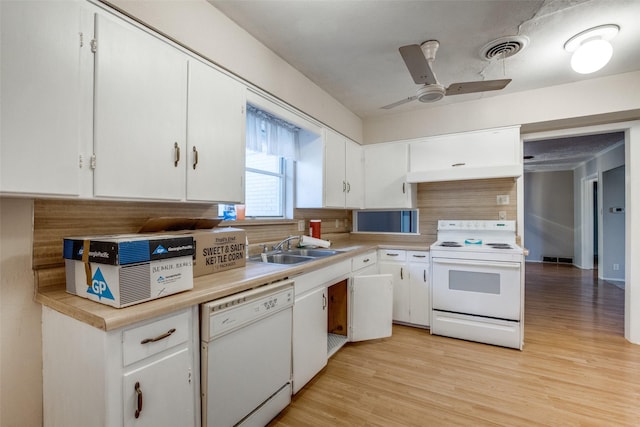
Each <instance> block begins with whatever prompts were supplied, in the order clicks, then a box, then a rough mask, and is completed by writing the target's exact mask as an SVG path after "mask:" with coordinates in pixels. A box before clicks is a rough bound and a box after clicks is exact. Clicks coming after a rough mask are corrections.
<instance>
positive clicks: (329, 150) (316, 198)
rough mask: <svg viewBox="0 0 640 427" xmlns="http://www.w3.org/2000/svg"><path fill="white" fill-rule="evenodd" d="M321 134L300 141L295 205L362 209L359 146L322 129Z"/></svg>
mask: <svg viewBox="0 0 640 427" xmlns="http://www.w3.org/2000/svg"><path fill="white" fill-rule="evenodd" d="M323 132H324V138H311V139H308V140H304V139H301V140H300V146H299V148H300V150H299V159H298V164H297V170H296V175H297V183H296V206H297V207H298V208H338V209H345V208H347V209H357V208H362V207H363V205H364V188H363V187H364V185H363V180H364V164H363V155H362V147H360V145H359V144H357V143H355V142H353V141H351V140H349V139H347V138H345V137H343V136H342V135H340V134H338V133H336V132H334V131H332V130H329V129H324V131H323ZM323 139H324V141H323Z"/></svg>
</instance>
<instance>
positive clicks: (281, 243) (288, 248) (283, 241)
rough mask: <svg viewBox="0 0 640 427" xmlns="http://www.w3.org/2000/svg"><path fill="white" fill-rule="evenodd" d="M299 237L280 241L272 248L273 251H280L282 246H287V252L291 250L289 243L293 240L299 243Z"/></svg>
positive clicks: (290, 237)
mask: <svg viewBox="0 0 640 427" xmlns="http://www.w3.org/2000/svg"><path fill="white" fill-rule="evenodd" d="M300 238H301V237H300V236H289V237H287V238H286V239H284V240H282V241H281V242H279V243H277V244H276V245H274V246H273V250H274V251H278V250H282V247H283V246H284V244H285V243H286V244H287V250H290V249H291V241H292V240H293V239H298V243H299V242H300Z"/></svg>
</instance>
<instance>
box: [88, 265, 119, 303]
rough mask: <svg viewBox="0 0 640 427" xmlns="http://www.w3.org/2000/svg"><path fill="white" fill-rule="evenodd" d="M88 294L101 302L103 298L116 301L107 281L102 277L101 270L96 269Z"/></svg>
mask: <svg viewBox="0 0 640 427" xmlns="http://www.w3.org/2000/svg"><path fill="white" fill-rule="evenodd" d="M87 293H88V294H93V295H96V296H97V297H98V300H101V299H102V298H106V299H110V300H113V299H114V297H113V294H112V293H111V289H109V285H107V281H106V280H105V278H104V276H103V275H102V271H100V268H98V269H96V272H95V273H94V275H93V277H92V278H91V286H89V287H88V288H87Z"/></svg>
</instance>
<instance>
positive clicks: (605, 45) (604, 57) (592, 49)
mask: <svg viewBox="0 0 640 427" xmlns="http://www.w3.org/2000/svg"><path fill="white" fill-rule="evenodd" d="M619 30H620V27H619V26H617V25H615V24H607V25H600V26H598V27H593V28H589V29H588V30H585V31H582V32H581V33H578V34H576V35H575V36H573V37H571V38H570V39H569V40H567V42H566V43H565V44H564V48H565V50H566V51H568V52H573V55H572V56H571V68H573V70H574V71H575V72H577V73H580V74H589V73H595V72H596V71H598V70H599V69H601V68H602V67H604V66H605V65H607V63H608V62H609V60H610V59H611V55H612V54H613V48H612V47H611V44H610V43H609V40H611V39H612V38H614V37H615V36H616V35H617V34H618V31H619Z"/></svg>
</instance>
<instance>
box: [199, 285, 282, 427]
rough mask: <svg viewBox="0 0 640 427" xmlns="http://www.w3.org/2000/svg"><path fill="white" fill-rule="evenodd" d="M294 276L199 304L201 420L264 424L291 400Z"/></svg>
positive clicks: (209, 425)
mask: <svg viewBox="0 0 640 427" xmlns="http://www.w3.org/2000/svg"><path fill="white" fill-rule="evenodd" d="M293 301H294V291H293V280H284V281H280V282H276V283H273V284H270V285H265V286H261V287H259V288H255V289H251V290H249V291H245V292H241V293H238V294H235V295H232V296H229V297H226V298H222V299H219V300H215V301H212V302H209V303H206V304H202V306H201V335H200V336H201V341H202V346H201V352H202V353H201V356H202V357H201V363H202V372H201V378H202V379H201V381H202V383H201V386H202V388H201V390H202V425H203V426H207V427H214V426H215V427H218V426H224V427H228V426H236V425H242V426H260V427H262V426H264V425H266V424H267V423H268V422H269V421H270V420H271V419H273V418H274V417H275V416H276V415H278V413H279V412H280V411H281V410H282V409H284V408H285V407H286V406H287V405H288V404H289V403H290V402H291V329H292V307H293Z"/></svg>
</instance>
